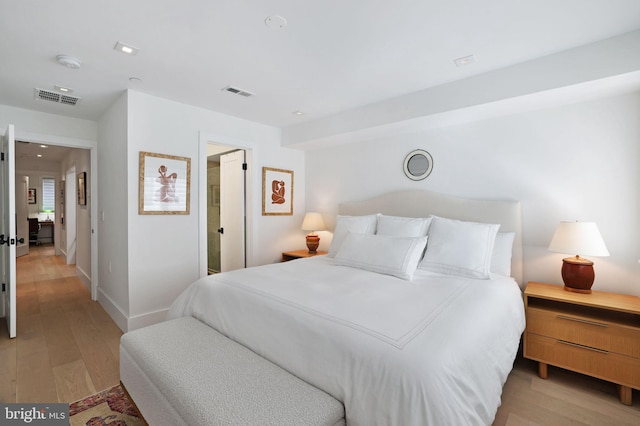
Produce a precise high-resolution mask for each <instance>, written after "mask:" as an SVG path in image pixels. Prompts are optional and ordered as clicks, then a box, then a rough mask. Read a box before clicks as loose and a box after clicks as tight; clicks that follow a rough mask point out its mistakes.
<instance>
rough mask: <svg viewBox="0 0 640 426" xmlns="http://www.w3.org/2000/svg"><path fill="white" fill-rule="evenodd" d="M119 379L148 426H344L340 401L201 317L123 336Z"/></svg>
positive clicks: (135, 331)
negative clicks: (200, 319)
mask: <svg viewBox="0 0 640 426" xmlns="http://www.w3.org/2000/svg"><path fill="white" fill-rule="evenodd" d="M120 380H121V382H122V383H123V385H124V386H125V388H126V390H127V391H128V392H129V394H130V395H131V397H132V398H133V400H134V402H135V403H136V405H137V406H138V408H139V409H140V412H141V413H142V415H143V416H144V417H145V419H146V420H147V422H148V423H149V424H150V425H152V426H155V425H172V426H174V425H190V426H195V425H243V426H249V425H260V426H266V425H278V426H283V425H295V426H302V425H331V426H333V425H344V424H345V421H344V407H343V406H342V404H341V403H340V402H339V401H337V400H336V399H334V398H333V397H331V396H330V395H328V394H327V393H325V392H323V391H321V390H320V389H317V388H315V387H313V386H311V385H309V384H307V383H306V382H304V381H302V380H300V379H299V378H297V377H295V376H293V375H292V374H290V373H288V372H287V371H285V370H283V369H282V368H280V367H278V366H277V365H275V364H273V363H271V362H270V361H267V360H266V359H264V358H262V357H260V356H259V355H257V354H256V353H254V352H252V351H251V350H249V349H247V348H246V347H244V346H242V345H240V344H238V343H236V342H234V341H233V340H230V339H228V338H227V337H225V336H223V335H222V334H220V333H218V332H217V331H216V330H214V329H212V328H211V327H209V326H207V325H205V324H203V323H202V322H200V321H198V320H196V319H194V318H191V317H184V318H179V319H175V320H171V321H166V322H163V323H160V324H156V325H152V326H150V327H145V328H142V329H138V330H134V331H131V332H128V333H125V334H124V335H123V336H122V339H121V340H120Z"/></svg>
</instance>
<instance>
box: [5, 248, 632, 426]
mask: <svg viewBox="0 0 640 426" xmlns="http://www.w3.org/2000/svg"><path fill="white" fill-rule="evenodd" d="M17 263H18V292H17V294H18V302H17V303H18V312H17V314H18V333H17V334H18V337H17V338H15V339H12V340H11V339H9V338H8V336H7V331H6V325H5V324H4V320H1V321H0V401H1V402H73V401H77V400H79V399H82V398H83V397H85V396H87V395H90V394H92V393H95V392H96V391H100V390H103V389H106V388H108V387H110V386H112V385H115V384H116V383H118V381H119V372H118V345H119V340H120V336H121V335H122V332H121V331H120V329H119V328H118V327H117V326H116V325H115V323H114V322H113V321H112V320H111V319H110V318H109V316H108V315H107V314H106V313H105V312H104V310H103V309H102V308H101V307H100V305H99V304H97V303H96V302H92V301H91V299H90V297H89V292H88V291H87V289H86V288H85V287H84V285H83V284H82V283H81V282H80V280H79V279H78V278H77V277H76V275H75V268H73V267H69V266H67V265H65V264H64V263H63V261H62V259H60V258H58V257H56V256H54V255H53V247H51V246H45V247H37V248H35V250H32V251H31V253H30V254H29V255H28V256H25V257H21V258H18V262H17ZM633 392H634V394H633V397H634V404H633V405H632V406H626V405H623V404H621V403H620V402H619V401H618V398H617V396H616V388H615V386H614V385H612V384H610V383H607V382H603V381H600V380H597V379H593V378H590V377H586V376H583V375H580V374H576V373H571V372H568V371H564V370H561V369H557V368H554V367H549V379H547V380H542V379H540V378H538V376H537V366H536V364H535V363H534V362H531V361H529V360H525V359H522V358H518V360H517V361H516V365H515V368H514V370H513V371H512V372H511V374H510V375H509V379H508V380H507V383H506V384H505V387H504V390H503V394H502V405H501V407H500V409H499V410H498V413H497V415H496V419H495V422H494V425H495V426H502V425H507V426H522V425H527V426H532V425H545V426H554V425H568V424H572V425H594V426H595V425H597V426H604V425H616V426H621V425H640V394H639V393H640V392H638V391H636V390H634V391H633Z"/></svg>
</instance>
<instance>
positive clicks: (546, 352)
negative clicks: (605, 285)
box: [524, 282, 640, 405]
mask: <svg viewBox="0 0 640 426" xmlns="http://www.w3.org/2000/svg"><path fill="white" fill-rule="evenodd" d="M524 304H525V309H526V315H527V328H526V330H525V333H524V357H525V358H529V359H533V360H536V361H538V362H539V367H538V375H539V376H540V377H541V378H543V379H546V378H547V373H548V371H547V365H548V364H551V365H555V366H556V367H561V368H565V369H567V370H572V371H576V372H578V373H582V374H587V375H590V376H593V377H597V378H599V379H603V380H606V381H609V382H613V383H616V384H617V385H618V386H619V387H618V392H619V396H620V401H621V402H622V403H623V404H627V405H631V403H632V397H631V395H632V388H633V389H640V298H638V297H636V296H629V295H625V294H615V293H606V292H603V291H593V292H592V293H591V294H580V293H572V292H568V291H565V290H564V289H563V288H562V287H561V286H559V285H551V284H542V283H536V282H529V283H528V284H527V288H526V289H525V292H524Z"/></svg>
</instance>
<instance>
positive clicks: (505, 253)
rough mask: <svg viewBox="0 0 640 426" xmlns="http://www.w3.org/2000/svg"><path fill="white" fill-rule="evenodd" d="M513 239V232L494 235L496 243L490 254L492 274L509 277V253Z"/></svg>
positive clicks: (514, 234)
mask: <svg viewBox="0 0 640 426" xmlns="http://www.w3.org/2000/svg"><path fill="white" fill-rule="evenodd" d="M515 237H516V233H515V232H498V235H496V242H495V244H494V245H493V253H492V254H491V273H492V274H498V275H504V276H507V277H510V276H511V252H512V251H513V240H514V239H515Z"/></svg>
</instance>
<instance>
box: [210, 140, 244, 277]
mask: <svg viewBox="0 0 640 426" xmlns="http://www.w3.org/2000/svg"><path fill="white" fill-rule="evenodd" d="M246 170H247V163H246V155H245V151H244V150H243V149H238V148H236V147H230V146H226V145H219V144H208V145H207V195H206V197H207V274H209V275H210V274H215V273H218V272H225V271H231V270H234V269H240V268H244V267H246Z"/></svg>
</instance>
